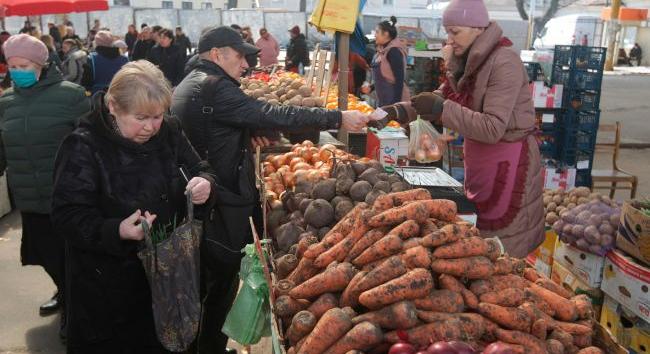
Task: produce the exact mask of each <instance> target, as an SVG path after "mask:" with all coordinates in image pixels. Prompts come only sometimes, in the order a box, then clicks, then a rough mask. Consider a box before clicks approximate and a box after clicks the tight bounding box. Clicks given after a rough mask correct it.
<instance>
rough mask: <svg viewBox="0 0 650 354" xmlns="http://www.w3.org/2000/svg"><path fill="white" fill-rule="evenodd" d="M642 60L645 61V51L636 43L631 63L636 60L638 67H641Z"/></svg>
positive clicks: (631, 52)
mask: <svg viewBox="0 0 650 354" xmlns="http://www.w3.org/2000/svg"><path fill="white" fill-rule="evenodd" d="M641 59H643V50H642V49H641V46H640V45H639V43H634V47H632V49H630V62H631V61H632V60H636V66H641Z"/></svg>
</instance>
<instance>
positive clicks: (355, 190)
mask: <svg viewBox="0 0 650 354" xmlns="http://www.w3.org/2000/svg"><path fill="white" fill-rule="evenodd" d="M371 190H372V185H371V184H370V183H369V182H368V181H357V182H355V183H354V184H353V185H352V187H350V197H351V198H352V200H354V201H356V202H363V201H365V200H366V196H367V195H368V193H370V191H371Z"/></svg>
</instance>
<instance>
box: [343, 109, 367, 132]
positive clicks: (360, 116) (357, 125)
mask: <svg viewBox="0 0 650 354" xmlns="http://www.w3.org/2000/svg"><path fill="white" fill-rule="evenodd" d="M369 120H370V118H368V115H367V114H364V113H361V112H359V111H343V118H342V119H341V128H343V129H344V130H346V131H349V132H357V131H360V130H361V129H362V128H363V127H365V126H366V125H367V124H368V121H369Z"/></svg>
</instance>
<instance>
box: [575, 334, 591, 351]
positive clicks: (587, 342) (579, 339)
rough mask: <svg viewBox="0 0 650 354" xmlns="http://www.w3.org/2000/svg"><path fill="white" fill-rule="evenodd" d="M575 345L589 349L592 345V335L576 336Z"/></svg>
mask: <svg viewBox="0 0 650 354" xmlns="http://www.w3.org/2000/svg"><path fill="white" fill-rule="evenodd" d="M573 344H575V345H576V347H578V348H587V347H590V346H591V344H592V340H591V335H574V336H573Z"/></svg>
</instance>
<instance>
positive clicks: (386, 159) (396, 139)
mask: <svg viewBox="0 0 650 354" xmlns="http://www.w3.org/2000/svg"><path fill="white" fill-rule="evenodd" d="M408 150H409V138H408V137H407V136H406V134H404V132H402V131H389V132H385V131H379V132H370V131H369V132H368V140H367V142H366V157H369V158H371V159H375V160H377V161H379V162H380V163H381V164H382V165H383V166H384V167H395V166H405V165H407V164H408Z"/></svg>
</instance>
